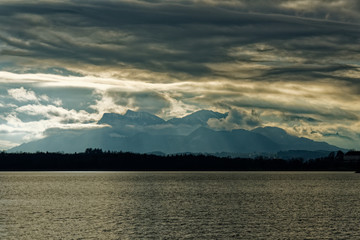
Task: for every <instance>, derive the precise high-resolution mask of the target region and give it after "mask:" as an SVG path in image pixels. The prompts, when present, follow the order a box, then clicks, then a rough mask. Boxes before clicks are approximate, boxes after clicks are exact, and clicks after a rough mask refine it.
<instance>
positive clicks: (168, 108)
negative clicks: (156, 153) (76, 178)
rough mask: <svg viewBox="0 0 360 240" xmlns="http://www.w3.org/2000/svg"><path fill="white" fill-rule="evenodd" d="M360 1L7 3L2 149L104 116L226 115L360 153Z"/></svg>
mask: <svg viewBox="0 0 360 240" xmlns="http://www.w3.org/2000/svg"><path fill="white" fill-rule="evenodd" d="M359 46H360V2H359V1H357V0H326V1H325V0H323V1H321V0H318V1H312V0H291V1H290V0H273V1H271V0H238V1H235V0H223V1H216V0H183V1H166V0H164V1H161V0H153V1H151V0H148V1H145V0H144V1H140V0H138V1H135V0H131V1H130V0H129V1H126V0H124V1H106V0H101V1H96V0H94V1H81V0H73V1H57V0H53V1H43V0H38V1H31V2H30V1H23V0H15V1H14V0H11V1H10V0H9V1H1V2H0V139H1V140H0V149H6V148H9V147H12V146H15V145H17V144H19V143H22V142H27V141H31V140H34V139H38V138H42V137H44V133H45V131H46V130H47V129H50V128H66V129H69V128H93V127H97V125H96V121H97V120H98V119H100V118H101V116H102V114H103V113H104V112H116V113H123V112H124V111H126V110H127V109H132V110H140V111H147V112H150V113H153V114H156V115H158V116H159V117H162V118H165V119H169V118H172V117H181V116H184V115H186V114H188V113H191V112H193V111H196V110H199V109H211V110H215V111H219V112H230V114H229V116H228V118H227V119H225V120H223V121H216V120H214V119H213V120H211V121H209V125H210V126H212V127H213V128H214V129H227V130H229V129H233V128H246V129H251V128H254V127H257V126H278V127H281V128H284V129H285V130H287V131H288V132H289V133H291V134H294V135H297V136H304V137H308V138H311V139H314V140H321V141H327V142H329V143H331V144H335V145H338V146H340V147H345V148H357V149H360V121H359V118H360V104H359V102H360V48H359Z"/></svg>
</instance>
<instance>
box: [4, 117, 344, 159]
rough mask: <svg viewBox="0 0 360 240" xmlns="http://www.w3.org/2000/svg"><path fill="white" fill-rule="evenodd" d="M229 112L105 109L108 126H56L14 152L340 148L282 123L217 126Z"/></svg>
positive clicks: (198, 151)
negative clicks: (164, 114)
mask: <svg viewBox="0 0 360 240" xmlns="http://www.w3.org/2000/svg"><path fill="white" fill-rule="evenodd" d="M227 116H228V114H227V113H225V114H223V113H218V112H213V111H209V110H201V111H198V112H195V113H192V114H190V115H187V116H185V117H183V118H173V119H170V120H168V121H165V120H163V119H162V118H159V117H157V116H155V115H153V114H150V113H147V112H134V111H131V110H128V111H127V112H126V113H125V114H124V115H121V114H116V113H105V114H103V117H102V118H101V119H100V120H99V121H98V124H99V125H102V126H103V127H102V128H98V129H91V130H89V129H86V130H84V129H83V130H61V129H53V130H51V131H49V132H48V136H47V137H46V138H44V139H41V140H37V141H33V142H29V143H24V144H22V145H20V146H17V147H15V148H12V149H10V150H9V152H36V151H42V152H46V151H48V152H69V153H72V152H83V151H84V150H85V149H86V148H101V149H103V150H110V151H128V152H136V153H153V152H161V153H164V154H176V153H210V154H211V153H221V152H222V153H224V152H225V153H226V152H227V153H238V154H244V153H277V152H279V151H290V150H301V151H320V150H321V151H323V152H325V153H326V152H329V151H338V150H341V149H340V148H338V147H336V146H332V145H330V144H328V143H325V142H316V141H313V140H311V139H307V138H299V137H296V136H292V135H290V134H288V133H287V132H286V131H285V130H283V129H281V128H276V127H258V128H255V129H253V130H244V129H235V130H231V131H216V130H213V129H211V128H210V127H209V126H208V124H207V122H208V120H209V119H212V118H215V119H225V118H226V117H227Z"/></svg>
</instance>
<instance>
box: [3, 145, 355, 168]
mask: <svg viewBox="0 0 360 240" xmlns="http://www.w3.org/2000/svg"><path fill="white" fill-rule="evenodd" d="M338 155H339V154H330V155H329V156H328V157H325V158H317V159H312V160H307V161H305V160H303V159H301V158H295V159H290V160H284V159H278V158H265V157H257V158H254V159H252V158H231V157H217V156H213V155H205V154H175V155H166V156H159V155H155V154H140V153H130V152H111V151H102V150H101V149H91V148H89V149H86V151H85V152H83V153H71V154H70V153H49V152H37V153H6V152H2V153H0V170H1V171H94V170H97V171H356V170H358V169H360V166H359V164H358V163H346V162H344V161H343V159H342V158H339V157H337V156H338Z"/></svg>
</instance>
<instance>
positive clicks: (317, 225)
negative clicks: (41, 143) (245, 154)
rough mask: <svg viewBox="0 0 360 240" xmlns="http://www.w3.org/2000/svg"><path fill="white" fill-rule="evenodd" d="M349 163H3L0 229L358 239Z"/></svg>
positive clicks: (70, 234)
mask: <svg viewBox="0 0 360 240" xmlns="http://www.w3.org/2000/svg"><path fill="white" fill-rule="evenodd" d="M359 223H360V174H355V173H351V172H0V239H16V240H19V239H360V225H359Z"/></svg>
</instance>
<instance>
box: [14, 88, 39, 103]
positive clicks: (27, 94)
mask: <svg viewBox="0 0 360 240" xmlns="http://www.w3.org/2000/svg"><path fill="white" fill-rule="evenodd" d="M8 94H9V95H10V96H11V97H13V98H14V99H15V100H17V101H20V102H28V101H35V102H36V101H38V98H37V97H36V95H35V93H34V92H33V91H31V90H26V89H24V88H23V87H21V88H16V89H9V90H8Z"/></svg>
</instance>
